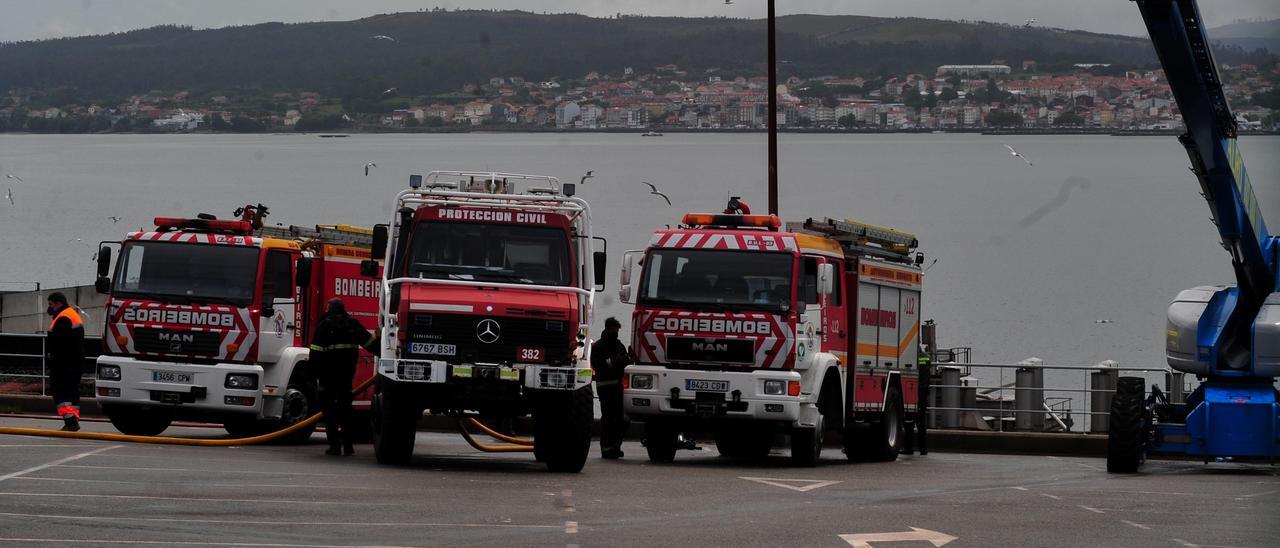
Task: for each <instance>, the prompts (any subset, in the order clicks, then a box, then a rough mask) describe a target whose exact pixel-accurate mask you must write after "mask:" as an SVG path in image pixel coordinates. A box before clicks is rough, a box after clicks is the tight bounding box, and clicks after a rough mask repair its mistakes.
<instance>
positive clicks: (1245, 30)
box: [1209, 19, 1280, 54]
mask: <svg viewBox="0 0 1280 548" xmlns="http://www.w3.org/2000/svg"><path fill="white" fill-rule="evenodd" d="M1209 38H1210V39H1212V40H1214V41H1216V42H1220V43H1223V44H1230V45H1233V46H1238V47H1240V48H1242V49H1244V50H1245V51H1253V50H1255V49H1258V48H1263V49H1266V50H1268V51H1270V52H1271V53H1276V54H1280V19H1271V20H1269V21H1243V22H1238V23H1231V24H1229V25H1223V26H1221V27H1215V28H1211V29H1209Z"/></svg>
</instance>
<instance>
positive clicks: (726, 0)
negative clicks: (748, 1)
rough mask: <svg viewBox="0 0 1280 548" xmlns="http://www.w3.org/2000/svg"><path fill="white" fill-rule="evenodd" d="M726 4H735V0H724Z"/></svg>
mask: <svg viewBox="0 0 1280 548" xmlns="http://www.w3.org/2000/svg"><path fill="white" fill-rule="evenodd" d="M724 5H726V6H730V5H733V0H724Z"/></svg>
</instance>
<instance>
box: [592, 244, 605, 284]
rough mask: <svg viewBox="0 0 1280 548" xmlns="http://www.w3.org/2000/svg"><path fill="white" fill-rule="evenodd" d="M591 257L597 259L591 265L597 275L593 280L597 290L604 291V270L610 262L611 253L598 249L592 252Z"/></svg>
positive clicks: (593, 272)
mask: <svg viewBox="0 0 1280 548" xmlns="http://www.w3.org/2000/svg"><path fill="white" fill-rule="evenodd" d="M591 258H592V260H594V261H595V263H594V264H592V265H591V270H592V274H594V275H595V279H594V280H592V282H593V283H595V288H596V291H604V279H605V272H604V270H605V268H607V266H608V265H607V263H608V262H609V255H608V254H607V253H605V252H603V251H597V252H595V253H593V254H592V256H591Z"/></svg>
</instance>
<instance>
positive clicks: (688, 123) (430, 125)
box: [0, 59, 1280, 133]
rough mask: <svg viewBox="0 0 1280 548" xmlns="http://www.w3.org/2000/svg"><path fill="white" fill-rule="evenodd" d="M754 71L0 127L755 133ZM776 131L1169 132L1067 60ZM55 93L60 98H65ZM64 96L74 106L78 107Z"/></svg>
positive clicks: (994, 65)
mask: <svg viewBox="0 0 1280 548" xmlns="http://www.w3.org/2000/svg"><path fill="white" fill-rule="evenodd" d="M1220 68H1221V72H1222V74H1223V80H1224V85H1225V86H1226V93H1227V96H1228V98H1229V99H1230V100H1231V101H1232V104H1233V107H1234V109H1235V111H1236V113H1237V121H1238V122H1239V123H1240V127H1241V128H1242V129H1245V130H1255V131H1275V130H1277V129H1280V86H1277V82H1280V68H1272V69H1270V70H1262V69H1260V68H1259V67H1257V66H1255V65H1249V64H1241V65H1236V66H1225V65H1224V66H1222V67H1220ZM767 91H768V81H767V78H766V77H764V76H758V75H742V74H730V73H727V72H725V71H721V70H718V69H714V68H713V69H706V70H697V71H694V70H687V69H685V68H683V67H680V66H677V65H674V64H668V65H663V66H657V67H650V68H648V69H647V70H640V69H633V68H631V67H628V68H625V69H624V70H622V71H621V72H619V73H617V74H606V73H601V72H588V73H586V74H584V75H581V76H579V77H576V78H563V79H561V78H557V79H549V80H532V79H525V78H523V77H520V76H493V77H491V78H489V79H488V80H487V81H484V82H475V83H471V84H467V85H465V86H462V88H461V89H457V90H454V91H452V92H449V93H443V94H438V95H433V96H416V97H405V96H400V94H399V93H398V92H397V89H396V88H395V87H390V88H388V89H386V90H385V91H383V92H382V93H380V94H375V95H374V96H372V97H368V96H365V97H355V96H350V95H349V96H346V97H331V96H325V95H324V94H321V93H318V92H310V91H297V92H275V93H270V92H262V91H260V90H236V91H223V92H211V93H203V94H200V93H195V92H191V91H187V90H153V91H151V92H149V93H147V94H143V95H133V96H130V97H123V98H115V99H110V100H108V99H99V100H94V101H89V102H84V101H83V100H81V99H79V98H78V97H76V96H75V94H74V93H65V90H39V91H38V90H10V91H8V92H7V94H6V95H4V96H0V131H29V132H57V133H99V132H128V131H150V132H164V131H171V132H189V131H232V132H255V131H331V130H341V131H466V130H475V129H483V130H513V131H522V130H618V131H627V130H635V131H644V130H663V129H667V130H746V131H749V130H755V129H760V128H763V127H765V126H766V125H767V118H766V116H767V111H768V108H767V95H766V93H767ZM777 93H778V112H777V123H778V125H779V127H781V128H783V129H787V130H815V131H816V130H827V131H841V130H844V131H859V130H861V131H947V130H956V131H975V130H986V129H1003V130H1022V131H1037V130H1043V131H1061V130H1089V129H1094V130H1117V131H1144V130H1145V131H1159V130H1176V129H1179V128H1180V127H1181V118H1180V115H1179V113H1178V110H1177V105H1176V104H1175V102H1174V100H1173V96H1172V94H1171V93H1170V90H1169V86H1168V84H1167V82H1166V81H1165V79H1164V74H1163V72H1162V71H1160V70H1151V71H1132V70H1123V69H1120V68H1118V67H1112V66H1110V65H1106V64H1087V63H1086V64H1078V65H1075V66H1074V67H1072V70H1070V71H1065V72H1059V73H1045V72H1038V71H1037V67H1036V62H1035V61H1034V60H1021V61H1016V62H1010V61H1008V60H1003V59H995V60H992V61H991V62H990V63H989V64H985V65H943V66H939V67H937V70H936V71H935V72H934V74H898V75H893V74H880V75H859V76H837V75H814V76H808V77H804V76H799V75H789V76H784V77H782V78H780V79H779V83H778V88H777ZM68 97H71V98H70V99H68ZM74 101H81V102H79V103H77V102H74Z"/></svg>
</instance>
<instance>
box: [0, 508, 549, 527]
mask: <svg viewBox="0 0 1280 548" xmlns="http://www.w3.org/2000/svg"><path fill="white" fill-rule="evenodd" d="M0 517H16V518H36V519H51V520H80V521H109V522H115V521H139V522H144V523H208V524H225V523H243V524H246V525H282V526H283V525H288V526H291V527H292V526H297V527H314V526H320V525H325V526H328V525H332V526H334V527H364V526H372V527H457V528H483V527H494V528H504V529H560V528H561V527H562V526H561V525H526V524H518V523H433V522H424V523H414V522H382V523H378V522H372V521H352V522H337V521H255V520H242V519H187V518H133V517H116V516H58V515H50V514H20V513H16V512H0Z"/></svg>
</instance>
